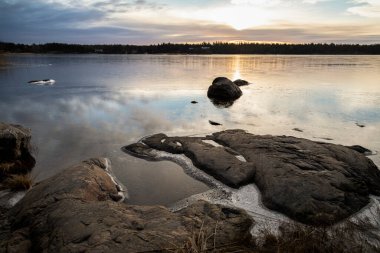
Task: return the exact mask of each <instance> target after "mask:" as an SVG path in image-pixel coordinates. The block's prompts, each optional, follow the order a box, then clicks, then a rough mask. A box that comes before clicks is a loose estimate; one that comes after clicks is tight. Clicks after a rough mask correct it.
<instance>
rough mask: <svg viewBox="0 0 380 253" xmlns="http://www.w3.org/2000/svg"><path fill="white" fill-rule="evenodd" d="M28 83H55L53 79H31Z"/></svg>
mask: <svg viewBox="0 0 380 253" xmlns="http://www.w3.org/2000/svg"><path fill="white" fill-rule="evenodd" d="M28 83H30V84H35V85H53V84H55V80H54V79H44V80H32V81H29V82H28Z"/></svg>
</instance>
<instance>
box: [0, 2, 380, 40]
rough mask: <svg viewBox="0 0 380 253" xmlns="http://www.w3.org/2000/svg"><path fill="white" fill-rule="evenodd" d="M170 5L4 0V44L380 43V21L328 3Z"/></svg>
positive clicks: (364, 7) (362, 5) (0, 27)
mask: <svg viewBox="0 0 380 253" xmlns="http://www.w3.org/2000/svg"><path fill="white" fill-rule="evenodd" d="M165 1H166V0H165ZM165 1H149V0H113V1H106V0H83V1H74V0H59V1H58V0H45V1H43V0H35V1H29V0H14V1H1V2H0V40H1V41H10V42H21V43H46V42H66V43H85V44H92V43H110V44H113V43H123V44H152V43H161V42H168V41H170V42H202V41H235V40H247V41H279V42H332V41H334V40H335V41H334V42H349V43H379V36H380V34H379V32H378V31H379V30H380V29H379V25H377V24H378V22H377V23H375V22H373V21H372V22H371V21H370V18H361V20H359V22H357V23H355V22H356V21H355V19H354V17H353V16H352V15H351V16H347V15H343V14H344V13H345V10H346V7H342V8H341V12H342V15H341V16H339V15H338V14H337V13H336V12H333V13H332V14H331V12H329V14H327V13H325V11H326V10H325V9H323V8H325V7H326V6H325V5H315V4H317V3H318V2H322V1H323V2H324V1H328V0H289V1H285V0H274V1H264V0H226V1H225V2H223V4H219V2H218V4H217V3H216V2H213V4H211V1H210V2H207V4H206V5H199V4H194V3H195V2H197V1H195V0H194V1H191V2H190V3H192V4H190V3H188V2H186V3H183V2H182V3H179V2H177V3H176V4H175V2H173V1H171V2H169V1H166V2H165ZM169 3H170V4H169ZM180 4H183V5H181V6H180ZM313 4H314V5H313ZM352 4H354V6H352ZM376 8H379V4H378V3H377V1H374V0H355V1H354V2H351V8H350V9H349V11H350V12H351V13H352V14H353V13H355V14H356V15H362V16H364V15H366V17H369V16H371V17H374V16H376V13H377V9H376ZM329 15H330V16H329ZM352 20H353V21H352ZM372 20H373V19H372ZM349 27H352V28H351V29H349ZM355 29H356V30H355ZM239 30H240V31H239ZM345 31H347V32H345Z"/></svg>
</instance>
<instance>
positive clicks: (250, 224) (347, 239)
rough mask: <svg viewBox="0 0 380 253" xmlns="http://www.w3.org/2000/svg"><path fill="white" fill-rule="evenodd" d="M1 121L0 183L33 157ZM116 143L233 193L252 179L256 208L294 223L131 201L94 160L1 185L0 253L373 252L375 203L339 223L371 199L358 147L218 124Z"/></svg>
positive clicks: (374, 171)
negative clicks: (175, 158)
mask: <svg viewBox="0 0 380 253" xmlns="http://www.w3.org/2000/svg"><path fill="white" fill-rule="evenodd" d="M0 126H1V132H0V137H1V138H2V139H0V147H1V149H0V152H1V155H2V156H1V160H0V166H3V167H0V168H1V169H2V171H3V172H4V173H3V174H2V175H3V177H2V181H1V182H0V183H3V182H4V180H6V179H7V178H9V177H12V175H14V174H17V173H19V174H20V173H21V174H22V173H27V172H30V170H31V168H32V167H33V166H34V163H35V162H34V158H33V156H32V154H31V152H30V149H31V148H30V138H31V135H30V131H29V130H27V129H25V128H23V127H21V126H16V125H7V124H1V125H0ZM123 150H124V151H126V152H128V153H130V154H133V155H135V156H138V157H140V158H144V159H147V160H155V159H157V152H166V153H168V154H178V155H183V156H185V157H187V159H191V161H192V163H193V165H195V166H196V167H195V168H196V169H197V170H201V171H203V172H204V173H206V174H208V175H210V177H213V178H215V180H217V181H219V182H220V183H218V184H220V185H225V187H230V189H236V191H235V193H237V192H238V191H244V190H248V189H250V188H252V186H253V184H255V185H257V188H258V190H259V191H260V193H261V198H262V201H263V203H264V204H265V206H266V207H267V208H269V209H272V210H275V211H278V212H281V213H283V214H285V215H287V216H288V217H290V218H292V219H294V220H295V222H294V223H292V222H291V220H290V219H289V220H287V221H286V222H284V223H283V224H281V225H280V226H279V231H278V233H277V234H272V233H270V232H269V231H268V230H265V229H262V227H260V226H258V224H259V223H258V221H256V220H255V218H253V216H252V214H250V213H248V212H246V211H245V210H243V209H242V208H239V207H236V206H233V205H230V204H228V203H227V202H226V203H227V204H226V205H225V204H216V203H213V202H212V201H210V202H209V201H205V200H202V198H198V199H196V198H193V200H191V201H186V200H184V201H182V202H181V204H180V205H182V204H183V203H184V202H187V204H183V205H182V206H181V207H180V208H168V207H164V206H141V205H130V204H128V200H127V199H126V197H127V188H126V187H125V186H123V185H122V184H121V183H120V182H119V181H118V180H117V178H115V176H114V175H113V173H112V168H111V162H110V161H109V160H108V159H107V158H93V159H88V160H86V161H83V162H80V163H78V164H75V165H73V166H71V167H69V168H66V169H65V170H63V171H61V172H60V173H58V174H56V175H55V176H53V177H51V178H48V179H46V180H44V181H41V182H38V183H36V184H34V185H33V187H32V188H31V189H28V190H27V191H25V190H24V191H20V190H17V191H16V190H12V191H10V190H3V191H2V192H4V191H6V192H7V194H8V195H9V196H11V197H9V196H8V195H4V194H2V195H1V194H0V211H1V212H0V253H2V252H21V253H23V252H25V253H26V252H208V251H210V252H274V251H276V252H310V250H312V249H315V248H316V247H317V248H318V250H319V251H317V252H332V251H334V252H345V251H346V250H348V249H350V250H351V251H352V252H363V249H364V252H376V251H377V250H378V249H379V247H380V239H379V236H378V232H379V231H378V225H379V222H380V218H379V217H380V211H379V210H380V209H379V208H378V203H379V202H378V201H377V202H376V201H372V200H371V201H372V202H374V203H373V204H374V205H373V206H375V205H376V207H375V208H374V209H372V208H370V209H369V211H370V212H372V213H373V215H374V216H378V218H379V219H378V220H374V221H368V222H367V223H361V222H360V221H357V222H356V221H354V222H351V220H352V219H350V222H349V223H344V225H340V224H339V222H341V221H342V220H344V219H346V218H347V217H350V216H352V215H353V214H354V213H356V212H358V211H359V210H363V207H365V206H366V205H367V204H368V203H369V202H370V195H377V196H379V195H380V186H379V185H380V184H379V182H380V172H379V170H378V168H377V167H376V166H375V165H374V164H373V162H372V161H371V160H369V159H368V158H367V157H365V156H364V154H363V153H365V154H368V152H369V150H367V149H364V148H362V147H360V146H351V147H345V146H341V145H334V144H329V143H322V142H313V141H310V140H306V139H300V138H295V137H288V136H269V135H267V136H258V135H253V134H250V133H247V132H245V131H243V130H227V131H222V132H217V133H214V134H212V135H208V136H205V137H168V136H166V135H165V134H156V135H153V136H149V137H146V138H144V139H143V140H142V141H141V142H138V143H134V144H131V145H128V146H126V147H124V148H123ZM11 158H12V159H13V160H12V159H11ZM4 164H7V166H4ZM8 164H11V165H12V164H18V165H19V166H14V167H12V166H10V165H8ZM21 165H22V166H21ZM31 165H33V166H31ZM30 166H31V167H30ZM19 167H20V168H22V169H20V168H19ZM6 168H7V169H8V170H6ZM9 168H18V169H12V170H10V169H9ZM5 172H6V173H5ZM203 172H202V173H203ZM12 173H13V174H12ZM219 190H220V189H219ZM245 193H250V191H245ZM225 194H228V193H227V192H225ZM15 196H18V197H15ZM235 197H236V196H235ZM252 197H253V196H252ZM255 198H257V196H255ZM10 200H12V201H10ZM244 201H251V200H250V196H249V195H245V199H244ZM255 201H256V200H255ZM1 203H3V204H1ZM4 203H7V204H6V205H5V204H4ZM180 205H177V207H179V206H180ZM363 217H364V216H363ZM264 219H265V217H264ZM365 219H366V218H365V217H364V218H363V220H365ZM297 221H298V222H301V223H298V222H297ZM376 222H378V223H376ZM302 223H305V224H310V225H311V226H309V225H303V224H302ZM268 224H269V223H268ZM333 224H336V225H333ZM342 224H343V223H342ZM347 224H348V225H349V226H347ZM315 225H317V226H315ZM331 225H332V226H331ZM254 230H256V232H257V231H258V233H260V238H258V236H257V234H256V235H253V234H252V231H254ZM323 234H325V235H324V236H321V235H323ZM326 236H327V237H326ZM259 239H260V240H259ZM294 241H297V242H298V243H297V244H294Z"/></svg>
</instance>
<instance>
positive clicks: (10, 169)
mask: <svg viewBox="0 0 380 253" xmlns="http://www.w3.org/2000/svg"><path fill="white" fill-rule="evenodd" d="M30 140H31V132H30V130H29V129H27V128H24V127H22V126H20V125H13V124H6V123H1V122H0V180H2V179H4V178H6V177H7V176H9V175H12V174H25V173H28V172H30V171H31V169H32V168H33V167H34V165H35V163H36V161H35V159H34V157H33V156H32V154H31V145H30Z"/></svg>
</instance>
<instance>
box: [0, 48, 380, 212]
mask: <svg viewBox="0 0 380 253" xmlns="http://www.w3.org/2000/svg"><path fill="white" fill-rule="evenodd" d="M218 76H226V77H228V78H230V79H237V78H242V79H245V80H248V81H250V82H251V83H252V84H251V85H249V86H245V87H242V90H243V96H242V97H241V98H240V99H239V100H237V101H236V102H235V103H234V104H233V105H232V106H231V107H229V108H220V107H216V106H214V105H213V104H212V103H211V102H210V101H209V99H208V98H207V96H206V93H207V89H208V87H209V85H210V84H211V82H212V80H213V79H214V78H215V77H218ZM47 78H51V79H54V80H56V83H55V84H54V85H52V86H38V85H32V84H28V81H30V80H35V79H47ZM192 100H196V101H197V102H198V104H192V103H191V101H192ZM0 111H1V113H0V121H3V122H7V123H16V124H21V125H24V126H26V127H28V128H30V129H31V130H32V136H33V138H32V142H33V146H34V147H35V148H34V149H35V150H34V151H35V156H36V159H37V164H36V167H35V168H34V170H33V172H32V175H33V177H34V178H35V180H37V181H39V180H42V179H44V178H47V177H49V176H52V175H54V174H56V173H57V172H59V171H61V170H62V169H64V168H66V167H67V166H69V165H71V164H75V163H77V162H79V161H82V160H85V159H87V158H90V157H99V156H103V157H108V158H110V160H111V162H112V166H113V170H114V173H115V174H116V176H117V177H118V178H119V180H120V181H121V182H122V183H124V184H125V185H126V186H127V188H128V191H129V194H130V200H129V201H128V202H129V203H132V204H163V205H168V204H170V203H173V202H175V201H178V200H181V199H183V198H185V197H188V196H190V195H193V194H196V193H201V192H204V191H206V190H207V189H209V188H208V186H206V185H205V184H203V183H201V182H199V181H196V180H194V179H193V178H191V177H190V176H188V175H186V174H185V173H184V172H183V171H182V168H181V167H179V166H178V165H176V164H174V163H171V162H167V161H163V162H148V161H143V160H140V159H137V158H134V157H132V156H129V155H127V154H125V153H123V152H122V151H121V149H120V148H121V147H122V146H124V145H127V144H130V143H133V142H136V141H137V140H139V139H140V138H141V137H143V136H146V135H150V134H154V133H160V132H163V133H166V134H168V135H199V134H203V135H204V134H207V133H212V132H215V131H220V130H225V129H234V128H241V129H245V130H247V131H249V132H251V133H254V134H275V135H292V136H296V137H303V138H308V139H311V140H316V141H324V142H331V143H339V144H344V145H353V144H359V145H362V146H364V147H366V148H369V149H371V150H374V151H380V56H314V55H313V56H312V55H305V56H293V55H289V56H278V55H201V56H197V55H28V54H25V55H22V54H20V55H11V54H9V55H0ZM209 120H212V121H216V122H219V123H221V124H222V126H213V125H210V124H209V122H208V121H209ZM295 128H297V129H298V130H301V131H295V130H294V129H295ZM370 158H371V159H373V160H374V162H375V163H376V164H377V166H378V167H379V166H380V155H379V154H376V155H372V156H370Z"/></svg>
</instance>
